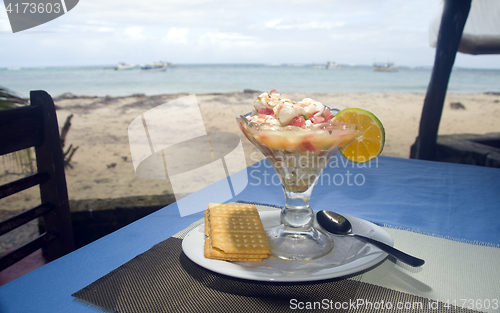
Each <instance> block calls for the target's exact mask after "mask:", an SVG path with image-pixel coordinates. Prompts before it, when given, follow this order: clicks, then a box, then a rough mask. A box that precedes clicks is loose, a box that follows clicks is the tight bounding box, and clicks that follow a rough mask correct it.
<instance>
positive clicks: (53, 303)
mask: <svg viewBox="0 0 500 313" xmlns="http://www.w3.org/2000/svg"><path fill="white" fill-rule="evenodd" d="M246 171H247V172H248V185H247V187H246V188H245V189H244V190H243V191H242V192H241V193H240V194H238V195H236V197H235V198H234V199H231V200H229V201H228V202H235V201H238V200H243V201H255V202H262V203H268V204H274V205H284V196H283V192H282V189H281V186H280V185H279V182H278V179H277V177H275V176H274V175H275V174H274V173H275V172H274V170H273V169H272V167H271V166H270V164H269V162H267V161H261V162H258V163H256V164H255V165H253V166H250V167H248V168H247V169H246ZM499 190H500V170H499V169H492V168H484V167H479V166H468V165H459V164H450V163H438V162H428V161H418V160H408V159H399V158H392V157H380V158H378V160H376V161H374V162H372V163H370V164H365V165H364V166H358V165H356V164H352V163H349V162H347V161H346V160H345V159H343V158H341V157H337V158H336V159H335V160H334V162H333V163H331V164H330V165H329V167H328V168H327V169H326V170H325V171H324V173H323V176H322V178H321V179H320V180H319V182H318V184H317V186H316V187H315V189H314V191H313V196H312V199H311V207H312V208H313V209H316V210H319V209H329V210H334V211H338V212H341V213H346V214H349V215H353V216H357V217H361V218H363V219H366V220H369V221H372V222H375V223H378V224H385V225H390V226H392V227H402V228H405V229H406V228H408V229H410V230H415V231H419V232H423V233H429V234H434V235H437V236H443V237H448V238H455V239H458V240H465V241H471V242H477V243H491V244H492V245H493V246H497V247H500V223H499V222H500V205H499V203H500V193H499ZM190 197H196V193H195V194H193V195H191V196H190ZM202 217H203V213H202V212H199V213H196V214H193V215H189V216H185V217H180V214H179V212H178V208H177V204H176V203H174V204H171V205H169V206H167V207H165V208H163V209H161V210H159V211H157V212H155V213H153V214H151V215H149V216H147V217H145V218H143V219H141V220H139V221H137V222H134V223H132V224H130V225H128V226H126V227H124V228H122V229H120V230H118V231H116V232H114V233H112V234H110V235H108V236H106V237H104V238H101V239H99V240H97V241H95V242H93V243H91V244H89V245H87V246H85V247H83V248H81V249H79V250H77V251H75V252H73V253H70V254H68V255H66V256H65V257H62V258H60V259H58V260H56V261H54V262H51V263H49V264H47V265H45V266H43V267H41V268H39V269H37V270H35V271H33V272H31V273H29V274H27V275H25V276H22V277H20V278H18V279H17V280H15V281H13V282H11V283H8V284H6V285H4V286H1V287H0V312H2V313H7V312H51V313H53V312H92V311H94V309H92V308H91V307H88V306H85V305H82V304H81V303H78V302H75V301H74V299H73V297H72V296H71V294H73V293H74V292H76V291H78V290H80V289H81V288H83V287H85V286H87V285H89V284H90V283H92V282H94V281H95V280H96V279H98V278H100V277H102V276H104V275H106V274H107V273H109V272H110V271H112V270H114V269H115V268H117V267H119V266H121V265H122V264H124V263H126V262H127V261H129V260H130V259H132V258H133V257H135V256H137V255H138V254H140V253H143V252H145V251H147V250H148V249H150V248H151V247H152V246H153V245H155V244H157V243H158V242H161V241H163V240H165V239H166V238H169V237H171V236H172V235H174V234H175V233H177V232H179V231H181V230H182V229H184V228H186V227H188V226H189V225H190V224H191V223H193V222H195V221H197V220H199V219H201V218H202Z"/></svg>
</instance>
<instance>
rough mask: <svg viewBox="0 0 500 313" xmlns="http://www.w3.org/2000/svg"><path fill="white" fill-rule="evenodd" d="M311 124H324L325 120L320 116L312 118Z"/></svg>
mask: <svg viewBox="0 0 500 313" xmlns="http://www.w3.org/2000/svg"><path fill="white" fill-rule="evenodd" d="M310 120H311V122H313V123H314V124H317V123H324V122H325V118H324V117H323V116H321V115H319V116H313V117H311V118H310Z"/></svg>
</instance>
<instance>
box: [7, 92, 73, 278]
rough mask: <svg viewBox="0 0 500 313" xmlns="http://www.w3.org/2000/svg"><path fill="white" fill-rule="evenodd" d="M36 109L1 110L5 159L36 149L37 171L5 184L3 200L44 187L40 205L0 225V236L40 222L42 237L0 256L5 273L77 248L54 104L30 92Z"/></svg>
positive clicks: (47, 97)
mask: <svg viewBox="0 0 500 313" xmlns="http://www.w3.org/2000/svg"><path fill="white" fill-rule="evenodd" d="M30 100H31V105H29V106H23V107H17V108H12V109H4V110H0V155H4V154H8V153H11V152H15V151H19V150H23V149H26V148H30V147H35V155H36V164H37V169H38V171H37V173H35V174H32V175H29V176H26V177H24V178H21V179H18V180H16V181H12V182H9V183H7V184H5V185H2V186H0V199H2V198H5V197H7V196H10V195H12V194H15V193H18V192H20V191H23V190H26V189H28V188H31V187H34V186H36V185H39V188H40V199H41V204H40V205H37V206H36V207H34V208H31V209H29V210H26V211H24V212H22V213H20V214H18V215H16V216H13V217H11V218H9V219H6V220H4V221H1V222H0V236H1V235H3V234H5V233H7V232H10V231H11V230H13V229H15V228H17V227H19V226H21V225H24V224H26V223H28V222H29V221H31V220H34V219H36V218H40V219H41V223H42V224H43V225H44V227H43V228H44V232H43V233H42V234H40V236H39V237H38V238H36V239H34V240H32V241H30V242H28V243H26V244H24V245H23V246H21V247H19V248H17V249H16V250H14V251H12V252H10V253H8V254H6V255H4V256H3V257H2V258H0V271H2V270H3V269H5V268H7V267H9V266H11V265H12V264H14V263H16V262H18V261H20V260H21V259H23V258H25V257H26V256H28V255H30V254H31V253H33V252H35V251H37V250H38V249H40V248H43V252H44V255H45V256H46V257H47V258H48V259H49V261H52V260H54V259H57V258H59V257H61V256H63V255H65V254H67V253H68V252H71V251H72V250H73V249H74V243H73V231H72V226H71V216H70V210H69V201H68V190H67V187H66V177H65V173H64V157H63V152H62V147H61V139H60V136H59V126H58V123H57V117H56V111H55V106H54V101H53V100H52V98H51V97H50V95H49V94H48V93H47V92H45V91H40V90H38V91H31V93H30Z"/></svg>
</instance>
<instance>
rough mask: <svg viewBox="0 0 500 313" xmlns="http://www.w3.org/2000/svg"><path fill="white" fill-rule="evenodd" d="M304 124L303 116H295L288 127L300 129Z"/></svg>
mask: <svg viewBox="0 0 500 313" xmlns="http://www.w3.org/2000/svg"><path fill="white" fill-rule="evenodd" d="M305 124H306V120H305V119H304V117H303V116H296V117H294V118H292V119H291V120H290V122H289V123H288V125H291V126H297V127H302V126H304V125H305Z"/></svg>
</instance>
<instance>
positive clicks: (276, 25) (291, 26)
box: [264, 19, 345, 30]
mask: <svg viewBox="0 0 500 313" xmlns="http://www.w3.org/2000/svg"><path fill="white" fill-rule="evenodd" d="M344 25H345V22H329V21H327V22H318V21H310V22H306V23H295V22H288V23H286V24H285V23H282V19H276V20H272V21H269V22H267V23H264V26H265V27H267V28H272V29H278V30H318V29H326V30H330V29H333V28H337V27H342V26H344Z"/></svg>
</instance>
